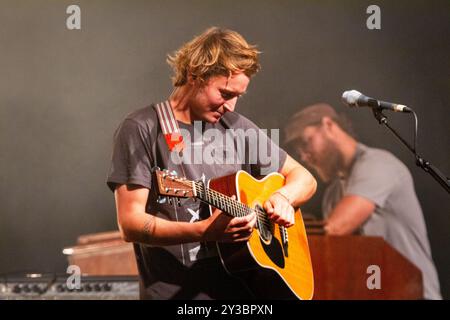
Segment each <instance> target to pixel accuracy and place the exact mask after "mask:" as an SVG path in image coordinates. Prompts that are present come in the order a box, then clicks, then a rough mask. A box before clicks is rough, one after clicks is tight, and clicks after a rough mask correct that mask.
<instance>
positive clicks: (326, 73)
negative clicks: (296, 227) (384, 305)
mask: <svg viewBox="0 0 450 320" xmlns="http://www.w3.org/2000/svg"><path fill="white" fill-rule="evenodd" d="M71 4H77V5H79V6H80V8H81V30H68V29H67V28H66V18H67V17H68V16H69V15H68V14H66V8H67V7H68V6H69V5H71ZM371 4H377V5H378V6H380V8H381V30H368V29H367V27H366V19H367V18H368V16H369V15H368V14H367V13H366V8H367V7H368V6H369V5H371ZM212 25H217V26H222V27H228V28H231V29H235V30H237V31H239V32H240V33H242V34H243V35H244V36H245V37H246V38H247V40H248V41H249V42H250V43H256V44H258V46H259V48H260V50H261V51H263V54H262V58H261V59H262V61H261V62H262V66H263V69H262V71H261V72H260V73H259V74H258V75H257V76H256V77H255V78H254V80H253V81H252V83H251V85H250V88H249V92H248V94H247V95H246V96H245V98H243V99H242V100H241V101H240V102H239V104H238V111H239V112H241V113H242V114H244V115H246V116H248V117H249V118H251V119H252V120H254V121H255V122H256V123H257V124H259V125H260V126H261V127H263V128H282V127H283V125H284V124H285V123H286V121H287V120H288V118H289V117H290V115H292V114H293V113H294V112H295V111H296V110H298V109H299V108H300V107H303V106H306V105H308V104H311V103H315V102H319V101H324V102H328V103H331V104H333V105H334V106H336V107H337V109H338V110H339V111H342V112H345V113H346V114H348V115H349V117H350V118H351V119H352V120H353V122H354V126H355V129H356V132H357V133H358V135H359V138H360V140H361V141H362V142H364V143H366V144H368V145H370V146H375V147H381V148H385V149H387V150H389V151H391V152H392V153H394V154H395V155H396V156H397V157H399V158H400V159H401V160H402V161H403V162H404V163H405V164H406V165H407V166H408V167H409V168H410V170H411V172H412V174H413V176H414V178H415V185H416V190H417V193H418V196H419V199H420V201H421V203H422V206H423V209H424V214H425V220H426V223H427V227H428V233H429V238H430V242H431V246H432V251H433V257H434V260H435V263H436V266H437V269H438V272H439V276H440V281H441V287H442V293H443V295H444V297H445V298H447V299H448V298H450V277H449V269H450V254H449V249H448V248H449V247H450V236H449V226H450V197H449V195H448V194H447V193H446V192H445V191H444V190H443V189H442V188H441V187H440V186H439V185H438V183H437V182H436V181H434V180H433V179H432V177H431V176H429V175H428V174H427V173H425V172H423V171H421V169H419V168H417V167H416V166H415V164H414V159H413V157H412V155H411V154H410V153H409V151H408V150H407V149H406V148H405V147H404V146H403V145H401V144H400V142H399V141H397V140H396V138H395V137H393V136H392V135H391V134H390V133H389V132H388V131H387V129H386V128H384V127H381V126H379V125H378V123H377V122H376V121H375V119H373V117H372V114H371V112H370V110H368V109H359V110H349V109H347V108H346V107H345V106H343V105H342V104H341V102H340V96H341V94H342V92H343V91H345V90H347V89H357V90H360V91H361V92H363V93H365V94H367V95H370V96H374V97H379V98H380V99H382V100H386V101H394V102H400V103H403V104H406V105H408V106H411V107H412V108H414V109H415V110H416V111H417V114H418V116H419V150H420V152H421V154H422V155H423V156H424V157H425V158H426V159H428V160H430V161H431V162H432V163H433V164H435V165H436V166H437V167H438V168H440V169H441V170H442V171H443V172H444V173H445V174H450V149H449V147H450V135H449V125H448V122H449V121H448V120H449V116H448V114H449V113H448V108H449V107H450V90H449V86H450V83H449V80H450V78H449V75H450V59H449V56H450V41H449V39H450V2H449V1H448V0H445V1H381V0H378V1H376V3H374V2H373V1H260V0H258V1H256V0H251V1H248V0H246V1H231V0H227V1H199V0H197V1H171V0H166V1H125V0H122V1H100V0H91V1H56V0H54V1H44V0H40V1H31V0H30V1H23V0H20V1H17V0H14V1H12V0H11V1H1V2H0V26H1V28H0V70H1V77H0V150H1V151H0V176H1V180H0V203H1V206H0V211H1V214H0V273H6V272H13V271H25V270H26V271H38V272H45V271H49V272H65V268H66V265H67V263H66V260H65V258H64V257H63V255H62V253H61V249H62V248H63V247H65V246H68V245H72V244H74V243H75V240H76V237H77V236H78V235H80V234H85V233H95V232H101V231H108V230H113V229H115V228H117V227H116V221H115V207H114V200H113V195H112V193H111V192H110V191H109V190H108V189H107V187H106V184H105V178H106V174H107V171H108V168H109V157H110V153H111V146H112V135H113V132H114V130H115V128H116V127H117V125H118V124H119V122H120V121H121V120H122V119H123V117H124V116H125V115H126V114H127V113H129V112H130V111H132V110H134V109H137V108H140V107H143V106H145V105H148V104H149V103H150V102H152V101H153V102H155V101H161V100H163V99H165V98H166V97H167V96H168V95H169V94H170V92H171V83H170V79H169V75H170V69H169V67H168V65H167V64H166V63H165V56H166V54H167V53H168V52H171V51H173V50H175V49H177V48H178V47H179V46H180V45H181V44H182V43H183V42H184V41H187V40H189V39H191V38H192V37H193V35H195V34H198V33H200V32H202V31H203V30H204V29H206V28H207V27H209V26H212ZM388 116H389V120H390V122H391V124H392V125H394V126H395V127H396V128H398V129H399V130H400V131H401V132H402V133H403V134H404V135H405V136H407V137H408V138H411V137H412V129H413V118H412V116H410V115H407V114H391V113H389V114H388ZM321 191H322V188H320V190H319V192H318V193H317V195H316V196H315V197H314V199H313V200H312V201H311V202H310V203H309V204H307V205H306V206H305V207H304V211H306V212H312V213H314V214H316V215H319V214H320V201H319V199H320V194H321ZM399 272H400V270H399Z"/></svg>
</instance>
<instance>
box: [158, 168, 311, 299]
mask: <svg viewBox="0 0 450 320" xmlns="http://www.w3.org/2000/svg"><path fill="white" fill-rule="evenodd" d="M154 177H155V180H154V181H156V184H157V189H158V190H157V192H158V193H159V195H160V196H167V197H175V198H194V199H199V200H201V201H203V202H206V203H207V204H209V205H210V206H212V207H215V208H218V209H220V210H222V211H223V212H224V213H225V214H228V215H230V216H233V217H242V216H245V215H248V214H249V213H251V212H254V211H255V212H256V213H257V222H256V225H255V230H254V231H253V232H252V235H251V237H250V239H249V240H248V241H247V242H244V243H223V242H218V243H217V247H218V251H219V255H220V258H221V261H222V264H223V266H224V268H225V269H226V270H227V272H229V273H230V274H233V275H238V276H239V275H240V274H243V273H245V272H249V271H250V272H251V270H254V269H255V268H266V269H271V270H273V271H274V272H275V273H276V274H277V275H278V276H279V278H280V279H281V280H283V283H284V285H285V287H287V288H288V291H289V290H290V291H291V292H292V293H293V294H294V296H295V297H297V298H298V299H302V300H308V299H312V296H313V292H314V278H313V270H312V264H311V257H310V253H309V247H308V240H307V237H306V231H305V226H304V223H303V219H302V215H301V212H300V210H297V211H296V213H295V224H294V226H292V227H289V228H285V227H283V226H280V225H278V224H276V223H274V222H272V221H270V220H269V218H268V216H267V214H266V212H265V210H264V209H263V204H264V202H265V201H266V200H267V199H268V198H269V197H270V195H271V194H272V193H274V192H275V191H276V190H278V189H279V188H281V187H282V186H283V185H284V183H285V178H284V177H283V176H282V175H281V174H279V173H271V174H269V175H267V176H265V177H264V178H263V179H261V180H257V179H255V178H253V177H252V176H251V175H250V174H248V173H247V172H245V171H238V172H236V173H234V174H231V175H228V176H224V177H220V178H215V179H212V180H210V181H208V182H203V181H190V180H186V179H185V178H180V177H178V176H176V175H172V174H170V173H169V172H168V171H167V170H165V171H161V170H154ZM233 195H234V196H235V197H236V198H235V199H233V198H232V196H233ZM178 202H179V201H178ZM210 209H211V207H210Z"/></svg>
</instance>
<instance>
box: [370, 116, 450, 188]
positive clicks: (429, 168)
mask: <svg viewBox="0 0 450 320" xmlns="http://www.w3.org/2000/svg"><path fill="white" fill-rule="evenodd" d="M372 113H373V115H374V117H375V119H377V121H378V123H379V124H383V125H384V126H385V127H386V128H388V129H389V130H390V131H391V132H392V133H393V134H394V135H395V136H396V137H397V138H398V139H399V140H400V141H401V142H402V143H403V144H404V145H405V146H406V147H407V148H408V149H409V151H411V152H412V153H413V154H414V156H415V157H416V165H417V166H418V167H420V168H422V169H423V170H424V171H425V172H428V173H429V174H430V175H431V176H432V177H433V178H434V179H435V180H436V181H437V182H439V184H440V185H441V186H442V187H443V188H444V189H445V190H446V191H447V192H448V193H450V180H449V179H448V178H447V177H446V176H444V174H443V173H442V172H441V171H439V169H438V168H436V167H435V166H434V165H432V164H431V163H430V162H429V161H427V160H425V159H423V158H422V157H421V156H420V155H419V154H417V151H416V150H415V149H414V148H413V147H411V145H410V144H409V143H408V142H407V141H406V140H405V139H403V138H402V137H401V136H400V135H399V134H398V133H397V131H395V129H394V128H392V127H391V126H390V125H389V124H388V122H387V117H386V116H385V115H384V114H383V113H382V112H381V109H380V108H372Z"/></svg>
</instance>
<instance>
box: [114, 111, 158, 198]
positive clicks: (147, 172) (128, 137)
mask: <svg viewBox="0 0 450 320" xmlns="http://www.w3.org/2000/svg"><path fill="white" fill-rule="evenodd" d="M152 163H153V160H152V153H151V142H150V134H149V132H148V130H146V128H145V127H144V126H142V125H141V124H139V123H138V122H136V121H134V120H131V119H125V120H124V121H123V122H122V124H121V125H120V126H119V128H118V129H117V130H116V132H115V134H114V143H113V152H112V157H111V167H110V170H109V174H108V178H107V184H108V187H109V188H110V189H111V190H112V191H114V190H115V188H116V186H117V185H121V184H135V185H140V186H143V187H146V188H149V189H150V188H151V168H152Z"/></svg>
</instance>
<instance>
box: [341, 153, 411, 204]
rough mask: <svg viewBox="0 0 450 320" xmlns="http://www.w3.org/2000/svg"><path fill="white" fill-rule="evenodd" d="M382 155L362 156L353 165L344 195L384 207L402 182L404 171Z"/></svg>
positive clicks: (393, 161)
mask: <svg viewBox="0 0 450 320" xmlns="http://www.w3.org/2000/svg"><path fill="white" fill-rule="evenodd" d="M402 169H403V168H401V167H400V166H398V165H397V163H396V161H395V159H392V158H391V157H389V156H383V154H377V155H376V156H363V157H362V158H361V159H360V160H359V161H357V162H356V163H355V164H354V167H353V169H352V173H351V175H350V178H349V180H348V183H347V186H346V188H345V194H344V195H357V196H361V197H363V198H366V199H368V200H370V201H372V202H373V203H374V204H375V205H376V206H378V207H384V206H385V204H386V201H387V200H388V198H389V196H390V195H392V193H393V190H394V189H395V188H396V186H397V185H398V184H399V183H400V181H401V180H402V177H403V175H404V170H402Z"/></svg>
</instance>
